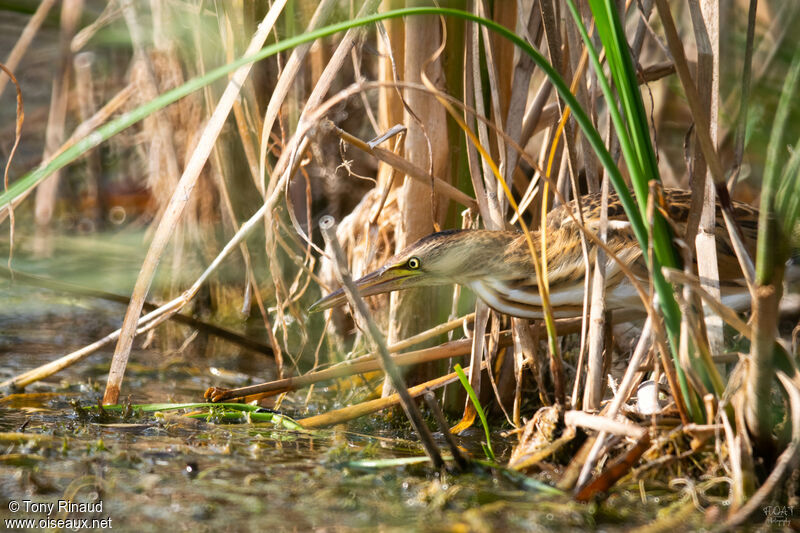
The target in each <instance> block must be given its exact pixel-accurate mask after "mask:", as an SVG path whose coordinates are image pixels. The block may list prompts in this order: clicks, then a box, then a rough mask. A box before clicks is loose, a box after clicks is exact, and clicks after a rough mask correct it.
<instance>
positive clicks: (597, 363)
mask: <svg viewBox="0 0 800 533" xmlns="http://www.w3.org/2000/svg"><path fill="white" fill-rule="evenodd" d="M607 236H608V175H603V185H602V196H601V200H600V225H599V229H598V237H599V238H600V240H602V241H603V242H606V241H607ZM587 272H588V269H587ZM605 293H606V254H605V252H604V251H603V250H597V255H596V257H595V261H594V268H593V269H592V284H591V298H592V302H591V305H590V307H589V333H588V336H589V339H588V346H589V349H588V352H587V354H586V367H587V368H586V385H585V388H584V391H583V408H584V409H588V410H590V411H597V410H599V409H600V401H601V400H602V399H603V388H604V387H603V383H604V381H605V380H604V379H603V378H604V376H603V366H604V365H603V348H604V347H605V342H604V340H603V338H604V335H603V333H604V332H605V329H606V299H605ZM648 320H649V319H648ZM610 356H611V354H606V357H610ZM582 357H583V351H581V358H582ZM580 368H581V366H580V364H579V365H578V373H577V374H576V376H575V383H576V387H577V384H578V382H579V381H580Z"/></svg>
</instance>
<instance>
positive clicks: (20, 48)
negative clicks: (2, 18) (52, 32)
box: [0, 0, 55, 96]
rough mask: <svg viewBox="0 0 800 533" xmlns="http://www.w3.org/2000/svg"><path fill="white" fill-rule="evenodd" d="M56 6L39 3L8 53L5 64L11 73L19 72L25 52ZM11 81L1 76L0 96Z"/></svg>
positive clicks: (52, 1) (46, 1)
mask: <svg viewBox="0 0 800 533" xmlns="http://www.w3.org/2000/svg"><path fill="white" fill-rule="evenodd" d="M54 4H55V0H42V1H41V2H40V3H39V6H38V7H37V8H36V11H35V12H34V14H33V15H32V16H31V18H30V19H29V20H28V23H27V24H26V25H25V28H24V29H23V30H22V33H21V34H20V36H19V38H18V39H17V42H16V43H14V48H12V49H11V52H9V53H8V56H7V57H6V60H5V62H4V63H3V64H4V65H5V66H6V68H7V69H8V70H9V71H11V72H14V71H15V70H17V67H18V66H19V62H20V61H21V60H22V57H23V56H24V55H25V52H27V51H28V47H29V46H30V45H31V42H33V38H34V37H35V36H36V33H37V32H38V31H39V28H40V27H41V25H42V22H44V19H45V18H47V14H48V13H49V12H50V9H51V8H52V7H53V5H54ZM9 80H10V78H7V77H5V76H0V96H2V94H3V91H4V90H5V88H6V85H7V84H8V82H9Z"/></svg>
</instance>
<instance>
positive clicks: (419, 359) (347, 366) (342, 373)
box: [205, 315, 581, 402]
mask: <svg viewBox="0 0 800 533" xmlns="http://www.w3.org/2000/svg"><path fill="white" fill-rule="evenodd" d="M469 316H471V315H468V317H469ZM448 324H449V323H448ZM445 325H447V324H442V326H445ZM556 325H557V327H558V333H559V335H568V334H571V333H576V332H577V331H579V330H580V326H581V322H580V319H579V318H577V319H576V318H563V319H559V320H557V321H556ZM440 328H441V326H437V327H435V328H431V329H430V330H429V331H426V332H424V333H421V334H420V335H415V336H414V337H410V338H408V339H406V340H403V341H401V342H398V343H396V344H393V345H391V346H389V353H395V352H397V351H399V350H400V349H403V348H405V347H407V346H410V345H411V344H414V343H412V342H411V341H412V340H414V341H415V342H422V341H423V340H427V338H429V337H431V336H432V335H431V332H436V334H440V333H442V332H441V331H439V329H440ZM538 328H539V326H538V325H536V324H532V325H531V326H530V327H529V328H528V332H529V333H530V335H531V337H532V338H533V337H534V336H536V335H538V333H537V331H538ZM487 339H488V334H486V335H484V338H483V342H485V341H486V340H487ZM475 342H476V341H475V338H474V337H473V338H472V339H459V340H455V341H450V342H446V343H444V344H440V345H439V346H434V347H432V348H425V349H422V350H415V351H412V352H405V353H401V354H398V355H394V356H392V359H394V362H395V364H397V365H400V366H405V365H416V364H420V363H428V362H431V361H438V360H441V359H450V358H453V357H458V356H461V355H466V354H468V353H470V352H471V351H472V350H471V346H474V343H475ZM512 343H513V339H512V334H511V333H510V332H508V331H503V332H501V333H500V336H499V338H498V346H502V347H504V346H510V345H511V344H512ZM380 370H381V367H380V365H379V364H378V362H377V360H376V359H375V355H374V354H371V353H370V354H367V355H364V356H361V357H358V358H356V359H351V360H349V361H345V362H343V363H340V364H338V365H336V366H334V367H331V368H326V369H324V370H318V371H316V372H309V373H308V374H305V375H302V376H296V377H289V378H283V379H278V380H275V381H270V382H268V383H260V384H257V385H250V386H248V387H240V388H236V389H223V388H218V387H210V388H209V389H208V390H207V391H206V393H205V397H206V399H210V400H211V401H212V402H222V401H231V400H232V399H234V398H246V400H245V401H247V402H250V401H253V400H257V399H260V398H265V397H267V396H273V395H275V394H279V393H282V392H290V391H294V390H297V389H301V388H303V387H306V386H309V385H313V384H315V383H319V382H321V381H327V380H331V379H337V378H343V377H347V376H352V375H354V374H364V373H367V372H375V371H380Z"/></svg>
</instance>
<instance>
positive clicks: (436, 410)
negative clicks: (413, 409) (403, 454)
mask: <svg viewBox="0 0 800 533" xmlns="http://www.w3.org/2000/svg"><path fill="white" fill-rule="evenodd" d="M422 397H423V399H424V400H425V403H426V404H428V409H429V410H430V412H431V414H432V415H433V419H434V420H436V425H437V426H439V431H440V432H441V433H442V435H443V436H444V441H445V442H446V443H447V447H448V448H450V454H451V455H452V456H453V460H454V461H455V462H456V466H457V467H458V470H460V471H462V472H463V471H465V470H466V469H467V466H469V463H467V460H466V459H464V455H463V454H462V453H461V450H460V449H459V448H458V444H456V440H455V439H454V438H453V434H452V433H451V432H450V428H449V427H448V425H447V420H446V419H445V417H444V413H443V412H442V408H441V407H439V402H437V401H436V395H435V394H434V393H433V391H432V390H430V389H427V390H425V392H423V394H422Z"/></svg>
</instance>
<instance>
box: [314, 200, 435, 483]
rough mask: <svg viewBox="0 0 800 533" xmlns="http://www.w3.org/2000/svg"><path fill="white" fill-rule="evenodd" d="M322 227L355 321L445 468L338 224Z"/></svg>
mask: <svg viewBox="0 0 800 533" xmlns="http://www.w3.org/2000/svg"><path fill="white" fill-rule="evenodd" d="M319 228H320V230H321V231H322V237H323V238H324V239H325V244H326V245H327V246H328V247H330V249H331V250H332V252H333V258H332V259H333V265H334V272H335V273H336V278H337V279H338V281H339V282H340V283H341V284H342V289H344V293H345V295H346V296H347V300H348V302H349V303H350V305H351V306H352V307H353V310H354V311H355V313H354V315H355V318H356V319H357V320H358V321H359V322H361V323H362V326H363V325H366V326H367V332H368V335H367V336H368V337H369V338H370V340H371V341H372V344H373V346H374V347H375V349H376V351H377V354H378V356H379V357H380V362H381V366H382V367H383V371H384V372H385V373H386V376H387V378H388V379H389V380H390V381H391V384H392V387H394V389H395V390H396V391H397V393H398V395H399V397H400V403H401V405H402V406H403V410H404V411H405V413H406V416H407V417H408V420H409V421H410V422H411V425H412V426H413V427H414V429H415V430H416V432H417V434H418V435H419V438H420V441H421V442H422V445H423V446H424V447H425V452H426V453H427V454H428V457H430V459H431V462H432V463H433V466H434V467H435V468H437V469H440V468H442V467H443V466H444V461H443V460H442V456H441V454H440V453H439V449H438V448H437V447H436V443H435V442H434V441H433V435H431V432H430V430H429V429H428V426H426V425H425V421H424V420H423V419H422V414H421V413H420V411H419V408H418V407H417V404H416V403H414V401H413V400H412V398H411V395H410V394H409V393H408V388H407V387H406V383H405V379H403V375H402V374H401V373H400V370H399V369H398V368H397V365H395V364H394V361H392V358H391V356H390V355H389V350H388V348H387V347H386V339H384V337H383V335H382V334H381V332H380V330H379V329H378V326H377V325H376V324H375V322H374V321H373V320H372V318H371V317H370V315H369V311H368V310H367V306H366V304H365V303H364V300H363V299H362V298H361V296H360V295H359V294H358V289H357V288H356V286H355V285H354V284H353V278H352V276H351V275H350V272H349V271H348V270H347V261H346V259H345V256H344V251H343V250H342V247H341V246H340V245H339V241H338V239H337V238H336V221H335V220H334V219H333V217H332V216H328V215H326V216H324V217H322V219H320V221H319Z"/></svg>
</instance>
